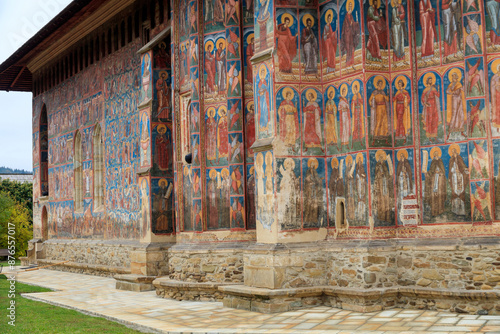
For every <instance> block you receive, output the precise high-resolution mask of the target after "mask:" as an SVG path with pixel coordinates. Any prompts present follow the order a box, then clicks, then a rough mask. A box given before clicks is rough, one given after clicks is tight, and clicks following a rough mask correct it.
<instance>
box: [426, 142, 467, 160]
mask: <svg viewBox="0 0 500 334" xmlns="http://www.w3.org/2000/svg"><path fill="white" fill-rule="evenodd" d="M453 149H455V150H456V151H457V154H458V155H460V151H461V150H460V146H458V144H451V145H450V147H448V154H449V155H450V157H451V155H452V154H451V151H453ZM431 157H432V155H431Z"/></svg>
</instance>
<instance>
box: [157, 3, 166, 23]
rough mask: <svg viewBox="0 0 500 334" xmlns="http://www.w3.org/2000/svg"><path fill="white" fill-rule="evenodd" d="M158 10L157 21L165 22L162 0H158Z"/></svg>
mask: <svg viewBox="0 0 500 334" xmlns="http://www.w3.org/2000/svg"><path fill="white" fill-rule="evenodd" d="M158 11H159V12H160V16H159V21H160V22H159V23H160V24H162V23H163V22H165V6H163V0H158Z"/></svg>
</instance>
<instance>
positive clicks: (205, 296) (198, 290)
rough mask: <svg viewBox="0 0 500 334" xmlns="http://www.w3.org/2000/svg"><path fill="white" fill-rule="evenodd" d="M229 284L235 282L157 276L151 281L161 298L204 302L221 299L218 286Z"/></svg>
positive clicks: (222, 294) (221, 295)
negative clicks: (187, 280)
mask: <svg viewBox="0 0 500 334" xmlns="http://www.w3.org/2000/svg"><path fill="white" fill-rule="evenodd" d="M231 284H235V283H214V282H204V283H200V282H182V281H176V280H171V279H168V278H157V279H155V280H154V281H153V285H154V286H155V288H156V294H157V295H158V296H160V297H162V298H172V299H175V300H199V301H206V302H214V301H222V299H223V298H224V293H223V292H222V291H220V290H219V287H222V286H230V285H231Z"/></svg>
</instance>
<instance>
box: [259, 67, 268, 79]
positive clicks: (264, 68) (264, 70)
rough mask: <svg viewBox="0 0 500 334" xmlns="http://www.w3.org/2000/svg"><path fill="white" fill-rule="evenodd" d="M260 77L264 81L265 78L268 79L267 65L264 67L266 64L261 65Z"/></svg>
mask: <svg viewBox="0 0 500 334" xmlns="http://www.w3.org/2000/svg"><path fill="white" fill-rule="evenodd" d="M262 72H264V73H265V74H264V75H262ZM259 75H260V78H261V79H263V78H265V77H266V75H267V67H266V65H264V64H262V65H260V67H259Z"/></svg>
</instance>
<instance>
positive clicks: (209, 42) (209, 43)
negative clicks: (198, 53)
mask: <svg viewBox="0 0 500 334" xmlns="http://www.w3.org/2000/svg"><path fill="white" fill-rule="evenodd" d="M209 46H211V47H212V50H213V49H214V42H213V41H211V40H208V41H207V42H206V43H205V51H208V47H209Z"/></svg>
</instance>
